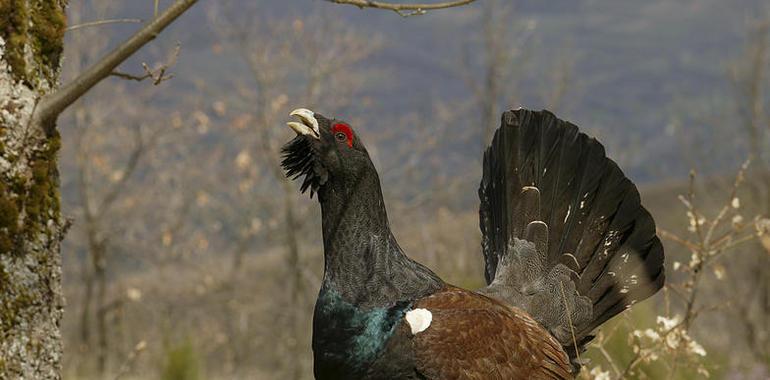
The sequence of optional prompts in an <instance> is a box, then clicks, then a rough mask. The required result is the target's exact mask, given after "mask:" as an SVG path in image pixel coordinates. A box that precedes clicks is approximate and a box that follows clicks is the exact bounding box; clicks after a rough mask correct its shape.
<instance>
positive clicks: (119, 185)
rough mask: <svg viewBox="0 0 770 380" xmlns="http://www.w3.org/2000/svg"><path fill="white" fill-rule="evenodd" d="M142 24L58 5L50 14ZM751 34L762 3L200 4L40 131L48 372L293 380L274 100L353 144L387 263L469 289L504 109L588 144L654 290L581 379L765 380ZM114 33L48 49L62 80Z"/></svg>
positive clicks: (759, 137) (767, 306)
mask: <svg viewBox="0 0 770 380" xmlns="http://www.w3.org/2000/svg"><path fill="white" fill-rule="evenodd" d="M164 3H165V2H164V1H161V5H163V4H164ZM152 12H153V4H152V2H150V1H146V2H140V1H127V0H123V1H121V0H99V1H96V0H71V1H70V6H69V9H68V19H69V24H70V25H71V26H72V25H77V24H80V23H84V22H88V21H93V20H101V19H111V18H138V19H145V20H146V19H148V18H150V17H152ZM769 22H770V9H769V8H768V7H767V5H766V4H764V2H763V1H761V0H738V1H731V2H725V1H720V0H678V1H668V0H652V1H645V2H616V1H612V0H558V1H548V2H542V1H535V0H516V1H502V0H497V1H495V0H484V1H478V2H476V3H474V4H473V5H471V6H467V7H463V8H457V9H451V10H445V11H436V12H430V13H428V14H426V15H422V16H413V17H408V18H401V17H398V16H397V15H395V14H393V13H391V12H377V11H371V10H363V11H362V10H359V9H357V8H354V7H343V6H335V5H332V4H329V3H327V2H324V1H320V0H291V1H282V0H261V1H247V0H221V1H208V2H201V3H200V4H198V5H196V7H195V8H193V9H192V10H191V11H190V12H189V13H188V14H186V15H185V16H184V17H183V18H181V19H180V20H179V22H177V23H175V24H174V25H172V27H171V28H170V30H169V31H168V33H164V35H162V36H161V37H160V38H159V39H158V41H157V42H156V43H154V44H152V45H151V46H150V47H148V48H146V49H144V50H143V51H141V52H140V54H138V55H137V56H136V57H134V58H132V59H131V60H130V61H129V62H127V63H125V64H124V65H122V67H121V68H120V70H121V72H123V73H126V74H131V75H134V76H139V75H142V74H143V73H144V72H145V71H144V68H143V67H142V63H146V64H147V67H148V68H149V69H150V70H152V71H153V72H154V73H156V74H157V73H159V72H160V69H165V70H163V71H164V76H163V77H162V79H163V80H154V81H153V80H152V79H161V78H160V77H157V78H149V79H148V80H145V81H142V82H135V81H131V80H124V79H120V78H114V79H112V80H110V83H109V84H102V85H100V86H98V87H97V88H96V89H95V90H94V91H92V92H91V93H89V94H88V95H87V96H86V97H85V98H84V99H82V100H80V101H79V102H78V103H77V104H76V105H74V106H73V107H71V109H70V110H69V111H67V113H66V114H65V115H64V116H63V117H62V118H61V119H60V123H59V125H60V128H61V131H62V134H63V138H64V139H65V141H66V142H67V143H65V144H63V146H64V148H63V151H62V160H61V163H62V168H61V172H62V173H61V177H62V195H63V198H64V207H65V209H64V210H65V213H66V215H67V217H69V218H71V219H72V220H73V221H74V224H73V227H72V229H71V230H70V232H69V234H68V236H67V239H66V241H65V244H64V246H63V249H62V252H63V257H64V270H65V272H64V286H65V293H66V297H67V312H66V316H65V320H64V326H63V334H64V339H65V345H66V353H67V355H66V357H65V361H64V363H65V377H66V378H71V379H91V378H94V379H97V378H98V379H103V378H124V379H132V378H137V379H152V378H160V379H202V378H205V379H240V378H243V379H307V378H311V377H312V370H311V368H312V364H311V354H310V342H309V340H310V318H311V314H312V306H313V302H314V300H315V296H316V294H317V291H318V285H319V283H320V277H319V276H320V274H321V273H320V272H321V268H322V260H323V257H322V251H321V244H320V242H321V240H320V226H319V224H320V223H319V220H320V218H319V214H320V212H319V208H318V206H317V203H316V201H315V200H311V199H308V198H307V197H306V196H300V195H299V193H298V191H297V185H296V184H293V183H291V182H289V181H287V180H286V179H285V178H284V176H283V175H282V173H281V170H280V168H279V167H278V160H279V157H280V156H279V149H280V146H281V145H282V144H283V143H285V142H286V141H288V140H289V139H290V138H291V137H292V132H291V131H290V130H289V129H288V128H285V126H284V122H285V121H286V120H287V114H288V112H289V111H290V110H292V109H294V108H297V107H307V108H311V109H313V110H316V111H318V112H319V113H322V114H324V115H327V116H336V117H339V118H343V119H345V120H347V121H349V122H350V123H351V124H352V125H353V126H354V128H356V130H357V131H358V132H359V133H360V134H361V135H362V136H363V139H364V140H365V142H366V144H367V147H368V149H369V152H370V154H371V155H372V159H373V161H374V162H375V165H376V166H377V167H378V169H379V172H380V176H381V178H382V183H383V191H384V192H385V197H386V201H387V204H388V212H389V216H390V218H391V224H392V226H393V228H394V233H395V234H396V236H397V237H398V239H399V242H400V243H401V245H402V246H403V248H404V249H405V251H406V252H407V253H409V254H410V255H411V256H413V257H415V258H416V259H418V260H419V261H421V262H423V263H425V264H427V265H428V266H429V267H431V268H433V269H435V270H436V271H437V272H438V273H439V274H440V275H442V277H444V278H445V279H447V280H448V281H450V282H452V283H454V284H457V285H460V286H463V287H466V288H471V289H473V288H478V287H481V286H482V285H483V276H482V259H481V255H480V252H479V251H480V249H479V247H480V243H479V241H480V236H479V229H478V225H477V223H478V222H477V219H478V216H477V215H478V214H477V200H476V186H477V182H478V180H479V178H480V167H481V164H480V161H481V152H482V149H483V147H484V146H485V144H486V143H487V142H488V140H489V136H490V134H491V132H492V131H493V130H494V128H495V127H496V125H497V122H498V120H499V119H498V118H499V115H500V113H501V112H502V111H504V110H506V109H509V108H516V107H519V106H524V107H528V108H533V109H540V108H548V109H550V110H552V111H553V112H555V113H556V114H557V115H558V116H560V117H561V118H565V119H568V120H570V121H572V122H574V123H575V124H577V125H579V126H581V127H582V130H583V131H585V132H586V133H589V134H591V135H593V136H596V137H597V138H598V139H599V140H600V141H602V142H603V143H604V145H605V146H606V148H607V150H608V154H609V155H610V156H611V157H612V158H613V159H615V160H616V161H617V162H618V163H619V164H620V166H621V167H623V168H624V170H625V171H626V173H627V174H628V175H629V176H630V177H631V178H632V179H634V180H635V181H636V182H637V183H638V184H639V186H640V189H641V192H642V199H643V202H644V203H645V204H646V205H647V206H648V208H649V209H650V210H651V212H652V214H653V215H654V216H655V218H656V221H657V224H658V226H659V228H660V229H661V231H662V232H661V233H662V234H664V235H665V236H664V245H665V246H666V249H667V251H666V253H667V266H668V278H669V283H670V284H672V287H671V289H670V290H667V291H666V292H662V293H661V294H660V295H658V296H656V297H654V298H653V299H652V300H649V301H646V302H644V303H642V304H641V305H638V306H637V307H635V308H634V309H632V311H631V312H629V313H625V314H624V315H623V316H621V317H618V318H616V319H615V320H613V321H611V322H610V323H609V324H608V325H607V326H605V327H604V328H603V329H602V330H601V331H600V335H599V336H598V338H597V341H598V343H597V344H596V345H595V346H594V347H592V348H591V349H590V350H589V351H588V352H587V353H586V355H587V357H588V358H589V359H590V360H591V362H590V364H588V365H587V366H586V369H585V370H584V372H583V376H585V377H587V378H597V379H610V378H619V377H628V378H640V379H658V378H671V379H690V378H698V377H704V376H705V372H706V371H707V372H708V373H709V375H710V376H711V377H713V378H725V379H766V378H768V376H770V371H769V370H768V368H769V367H770V280H769V278H770V254H768V252H770V251H768V249H770V238H767V237H766V235H765V234H764V231H765V230H764V228H765V227H767V225H766V224H763V223H764V222H763V221H764V218H766V217H767V216H768V213H769V212H770V198H769V197H768V196H769V195H770V173H768V164H770V162H768V159H770V158H769V157H767V154H766V153H765V152H766V151H767V148H768V144H769V143H770V139H769V138H768V133H767V132H768V129H770V118H768V116H769V115H770V100H768V98H767V97H766V92H767V88H768V84H770V53H769V50H768V49H770V46H769V45H768V44H769V43H770V42H769V41H770V35H769V34H768V23H769ZM135 28H136V25H134V24H132V23H118V24H109V25H101V26H91V27H82V28H76V29H72V30H70V31H68V32H67V41H66V44H65V47H66V51H65V53H66V54H65V55H66V58H65V61H64V66H63V78H64V79H63V80H64V81H65V82H66V81H67V80H68V79H70V78H72V77H73V76H74V75H75V74H76V73H78V72H80V71H82V69H83V68H84V67H86V66H87V65H88V64H89V63H91V62H94V61H96V60H97V59H98V58H99V57H100V56H101V55H102V54H104V52H105V51H107V50H108V49H109V48H110V47H112V46H114V45H115V44H116V43H117V42H118V41H120V40H121V38H123V37H125V36H126V35H128V34H129V33H130V32H131V31H132V30H134V29H135ZM152 82H158V83H152ZM749 157H751V158H752V164H751V165H750V166H749V168H748V169H746V170H745V172H743V173H744V177H745V178H744V180H743V183H742V184H741V186H740V187H739V188H738V190H737V192H736V193H734V194H733V193H732V191H733V190H732V189H733V186H734V184H735V175H736V172H738V170H739V168H740V167H741V165H742V163H743V162H744V161H745V160H746V159H747V158H749ZM690 170H695V171H697V173H698V176H697V177H696V180H695V181H694V182H692V185H691V184H690V182H688V172H689V171H690ZM680 195H682V196H683V199H684V200H685V201H686V202H682V200H680V199H679V196H680ZM690 196H692V199H691V198H690ZM734 199H738V201H737V202H738V205H737V207H735V206H734V203H735V201H734ZM690 200H694V203H695V204H696V205H697V208H696V209H691V208H690V207H689V206H687V204H690V206H692V203H693V202H690ZM688 202H690V203H688ZM724 205H729V207H728V211H729V212H728V213H727V214H725V215H724V216H722V217H719V215H720V214H721V210H723V209H724ZM728 214H729V215H728ZM717 219H718V220H719V223H718V226H717V228H716V230H717V231H716V232H715V233H714V236H713V237H714V239H715V240H713V241H712V240H704V239H703V237H702V236H700V234H699V231H700V228H701V227H702V228H706V227H708V226H709V225H710V223H712V222H713V221H714V220H717ZM693 223H695V225H693ZM744 238H745V239H746V240H742V239H744ZM718 239H726V240H718ZM687 242H689V243H690V244H689V245H688V244H687ZM733 242H740V244H735V245H729V249H725V252H724V254H721V253H720V254H719V255H715V254H713V252H715V251H714V244H728V243H730V244H732V243H733ZM725 247H727V245H726V246H725ZM698 255H700V256H698ZM696 259H697V260H696ZM698 260H700V261H698ZM704 261H705V262H707V263H708V264H707V265H701V262H704ZM694 276H697V280H695V281H693V279H694ZM688 284H689V285H688ZM677 287H679V288H677ZM693 293H695V294H697V298H695V297H694V296H692V294H693ZM690 299H693V302H692V303H691V305H689V306H692V307H689V308H688V301H689V300H690ZM688 316H689V317H688ZM677 317H678V318H680V319H679V320H678V321H679V322H680V323H679V325H677V326H676V327H672V326H669V325H667V323H672V322H671V321H677V319H676V318H677ZM661 318H663V319H661ZM685 321H686V323H685ZM648 329H649V331H648ZM655 334H657V335H658V336H659V337H660V336H664V337H666V338H667V337H668V336H676V337H677V339H678V340H677V341H676V342H679V343H682V344H681V345H678V346H677V347H678V348H676V349H672V347H671V346H670V343H671V341H666V338H662V339H658V340H656V339H654V338H653V337H654V336H656V335H655ZM682 334H684V335H682ZM691 342H695V343H696V344H697V346H696V345H693V343H691ZM699 347H700V349H699ZM701 353H704V354H705V355H701ZM656 354H658V355H657V357H656ZM680 355H681V356H680ZM629 367H632V368H631V369H629V371H628V372H626V371H625V369H626V368H629ZM699 370H700V371H699Z"/></svg>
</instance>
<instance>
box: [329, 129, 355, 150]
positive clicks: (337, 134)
mask: <svg viewBox="0 0 770 380" xmlns="http://www.w3.org/2000/svg"><path fill="white" fill-rule="evenodd" d="M332 132H333V133H334V138H335V139H337V141H339V142H344V143H347V145H348V147H351V148H352V147H353V130H352V129H350V126H349V125H347V124H345V123H337V124H334V126H332Z"/></svg>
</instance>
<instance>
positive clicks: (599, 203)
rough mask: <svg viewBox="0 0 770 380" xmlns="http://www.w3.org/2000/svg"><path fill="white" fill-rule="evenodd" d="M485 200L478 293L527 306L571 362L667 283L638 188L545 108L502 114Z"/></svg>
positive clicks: (489, 158) (488, 163) (487, 159)
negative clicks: (604, 327)
mask: <svg viewBox="0 0 770 380" xmlns="http://www.w3.org/2000/svg"><path fill="white" fill-rule="evenodd" d="M479 197H480V198H481V208H480V213H479V214H480V224H481V231H482V233H483V241H482V246H483V253H484V259H485V262H486V268H485V269H486V271H485V275H486V280H487V283H488V284H489V286H488V287H487V288H484V289H482V290H481V292H483V293H486V294H489V295H492V296H495V297H498V298H502V299H504V300H506V301H507V302H509V303H511V304H513V305H515V306H518V307H521V308H524V309H525V310H526V311H527V312H529V313H530V315H532V316H533V317H534V318H535V319H536V320H538V321H539V322H540V323H541V324H543V325H544V326H545V327H546V328H548V329H549V331H551V332H552V333H553V334H554V336H555V337H556V338H557V339H558V340H559V341H560V342H561V343H562V345H564V347H565V349H566V350H567V352H569V353H570V355H571V356H572V357H573V358H574V357H575V355H576V352H575V351H576V349H577V350H582V349H583V346H584V345H585V344H586V343H587V342H589V341H590V340H591V338H592V336H591V332H592V331H593V330H594V329H595V328H596V327H597V326H599V325H601V324H602V323H604V322H605V321H607V320H608V319H610V318H612V317H613V316H614V315H616V314H618V313H620V312H621V311H623V310H625V309H626V308H628V307H630V306H631V305H633V304H634V303H635V302H638V301H641V300H644V299H645V298H647V297H649V296H651V295H652V294H654V293H655V292H657V291H658V290H659V289H660V288H661V287H662V286H663V282H664V270H663V246H662V245H661V243H660V240H659V239H658V237H657V236H656V234H655V222H654V221H653V219H652V217H651V216H650V214H649V212H647V210H646V209H645V208H644V207H643V206H642V205H641V203H640V198H639V192H638V191H637V189H636V186H635V185H634V184H633V183H632V182H631V181H630V180H629V179H628V178H626V176H625V175H624V174H623V172H622V171H621V170H620V168H618V166H617V164H615V162H613V161H612V160H610V159H609V158H607V157H606V156H605V152H604V147H602V145H601V144H600V143H599V142H598V141H596V140H595V139H593V138H589V137H588V136H586V135H585V134H583V133H580V132H579V131H578V128H577V127H576V126H575V125H573V124H571V123H568V122H565V121H562V120H559V119H558V118H556V117H555V116H554V115H553V114H552V113H550V112H548V111H540V112H533V111H529V110H523V109H520V110H516V111H509V112H506V113H504V114H503V117H502V126H501V127H500V128H499V129H498V130H497V132H496V133H495V136H494V139H493V141H492V144H491V145H490V147H489V148H488V149H487V151H486V152H485V154H484V174H483V177H482V180H481V186H480V188H479ZM576 346H577V348H576Z"/></svg>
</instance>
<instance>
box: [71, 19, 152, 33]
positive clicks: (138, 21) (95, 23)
mask: <svg viewBox="0 0 770 380" xmlns="http://www.w3.org/2000/svg"><path fill="white" fill-rule="evenodd" d="M143 22H144V20H142V19H140V18H113V19H108V20H97V21H89V22H84V23H82V24H75V25H71V26H68V27H67V29H64V31H65V32H69V31H73V30H77V29H81V28H87V27H89V26H99V25H106V24H141V23H143Z"/></svg>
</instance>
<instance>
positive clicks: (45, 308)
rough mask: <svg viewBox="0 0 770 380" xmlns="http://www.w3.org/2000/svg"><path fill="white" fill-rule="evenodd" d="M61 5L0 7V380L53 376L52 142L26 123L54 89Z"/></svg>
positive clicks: (55, 238) (55, 208) (57, 357)
mask: <svg viewBox="0 0 770 380" xmlns="http://www.w3.org/2000/svg"><path fill="white" fill-rule="evenodd" d="M65 5H66V4H65V1H61V0H59V1H57V0H53V1H44V0H0V334H1V335H0V378H29V379H57V378H60V376H61V375H60V368H61V365H60V362H61V355H62V348H61V339H60V332H59V325H60V321H61V317H62V306H63V300H62V293H61V257H60V251H59V242H60V241H61V238H62V237H63V234H64V229H65V227H64V226H65V223H64V221H63V219H62V217H61V212H60V209H59V202H60V198H59V174H58V170H57V154H58V151H59V146H60V141H59V136H58V133H57V132H55V130H54V129H48V132H46V131H45V130H44V129H43V128H42V126H40V125H35V124H33V123H30V120H31V116H32V112H33V110H34V108H35V104H37V102H38V101H39V99H40V97H42V96H43V95H45V94H47V93H49V92H50V91H52V90H53V89H55V88H56V87H57V85H58V75H59V61H60V57H61V52H62V40H63V34H64V28H65V14H64V7H65Z"/></svg>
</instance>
